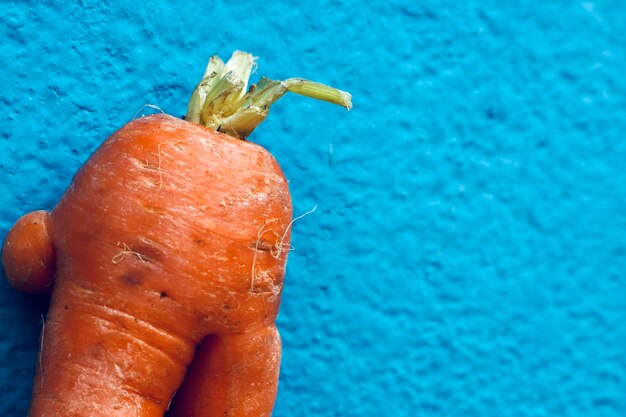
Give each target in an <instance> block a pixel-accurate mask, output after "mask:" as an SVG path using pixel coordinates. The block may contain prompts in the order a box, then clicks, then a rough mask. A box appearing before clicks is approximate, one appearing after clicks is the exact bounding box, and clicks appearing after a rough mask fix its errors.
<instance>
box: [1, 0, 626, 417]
mask: <svg viewBox="0 0 626 417" xmlns="http://www.w3.org/2000/svg"><path fill="white" fill-rule="evenodd" d="M52 3H53V2H52V1H50V0H47V1H41V2H25V1H8V2H3V5H2V8H1V9H0V19H1V21H2V22H3V23H2V25H0V39H1V40H2V42H1V43H0V62H2V65H1V66H0V80H2V81H1V83H2V88H1V89H0V106H1V111H0V172H1V180H0V238H3V237H4V235H5V234H6V233H7V231H8V229H9V227H10V226H11V224H12V223H13V222H14V221H15V220H16V219H17V218H18V217H19V216H20V215H22V214H23V213H25V212H26V211H29V210H34V209H39V208H47V209H50V208H52V207H53V206H54V204H55V202H56V201H57V200H58V199H59V197H60V196H61V194H62V193H63V191H64V189H65V188H66V187H67V186H68V184H69V181H70V179H71V176H72V175H73V173H74V172H75V171H76V170H77V168H78V167H79V166H80V165H81V163H82V162H83V161H85V159H86V158H87V157H88V156H89V154H90V153H91V152H92V151H93V150H94V149H95V148H96V147H97V146H98V144H99V143H100V142H101V141H102V140H103V139H104V138H105V137H106V136H108V135H109V134H110V133H111V132H113V131H114V130H115V129H117V128H118V127H120V126H122V125H123V124H124V123H125V122H127V121H128V120H130V119H131V118H132V117H133V115H134V114H135V112H136V111H137V110H138V109H139V108H140V107H141V106H142V105H143V104H144V103H153V104H157V105H158V106H160V107H161V108H163V109H165V111H167V112H168V113H171V114H174V115H179V116H180V115H182V114H184V112H185V105H186V101H187V98H188V95H189V93H190V91H191V88H192V87H193V86H194V84H195V82H196V81H197V80H198V78H199V76H200V75H201V73H202V70H203V66H204V64H205V63H206V60H207V59H208V57H209V56H210V55H211V54H213V53H215V52H217V53H219V54H220V55H223V56H228V55H229V54H230V53H231V52H232V51H233V50H234V49H242V50H246V51H250V52H252V53H254V54H255V55H258V56H259V57H260V60H259V64H260V67H259V71H258V73H259V74H264V75H268V76H270V77H273V78H283V77H290V76H300V77H305V78H311V79H315V80H318V81H321V82H325V83H328V84H331V85H335V86H337V87H341V88H343V89H346V90H348V91H350V92H352V93H353V95H354V109H353V110H352V111H351V112H350V113H346V112H345V111H342V110H341V109H340V108H338V107H333V106H331V105H327V104H325V103H319V102H314V101H310V100H307V99H304V98H301V97H297V96H291V97H286V98H285V99H283V100H282V101H281V102H280V103H279V104H277V105H276V106H275V107H274V108H273V110H272V115H271V117H270V118H269V119H268V120H267V122H266V123H265V124H264V125H263V126H262V127H260V128H259V129H258V130H257V131H256V132H255V133H254V134H253V136H252V137H251V140H253V141H256V142H258V143H260V144H262V145H263V146H265V147H267V148H268V149H269V150H270V151H271V152H273V153H274V155H275V156H276V157H277V159H278V160H279V162H280V163H281V165H282V167H283V169H284V171H285V173H286V175H287V177H288V178H289V179H290V184H291V190H292V193H293V199H294V208H295V213H296V214H299V213H303V212H305V211H307V210H309V209H310V208H312V207H313V206H314V205H317V206H318V209H317V211H316V212H315V213H314V214H312V215H310V216H308V217H306V218H304V219H302V220H300V221H298V222H297V223H296V225H295V228H294V236H293V244H294V246H295V247H296V250H295V251H294V252H292V253H291V255H290V260H289V267H288V274H287V279H286V287H285V294H284V302H283V307H282V310H281V314H280V319H279V325H280V328H281V330H282V335H283V341H284V359H283V369H282V374H281V383H280V394H279V398H278V401H277V404H276V409H275V413H274V415H275V416H276V417H287V416H318V417H323V416H372V417H378V416H390V417H414V416H453V417H457V416H459V417H461V416H463V417H466V416H477V417H478V416H480V417H489V416H494V417H495V416H497V417H507V416H511V417H520V416H560V417H570V416H571V417H583V416H584V417H589V416H612V417H613V416H614V417H617V416H624V415H626V298H625V297H626V169H625V168H626V140H625V138H626V75H624V74H625V73H626V2H624V1H619V0H613V1H611V0H605V1H598V2H591V1H589V2H582V3H581V2H567V1H547V2H538V1H537V2H528V1H507V2H503V1H499V2H495V1H478V0H474V1H472V0H469V1H452V0H431V1H421V2H416V1H412V0H393V1H391V2H375V4H370V5H367V6H366V5H365V3H363V2H358V1H345V2H341V1H332V0H326V1H321V2H305V4H301V5H299V6H290V4H292V3H293V4H296V3H295V2H281V1H268V2H263V3H262V4H263V5H262V6H261V5H260V4H261V3H257V2H248V3H247V4H246V3H244V2H226V1H216V2H209V1H190V2H170V1H166V0H142V1H128V0H125V1H115V2H113V3H115V4H114V5H111V6H105V5H103V4H102V3H103V2H99V1H95V0H85V1H82V2H77V3H82V5H80V6H78V5H74V6H65V7H64V8H61V7H57V6H54V5H53V4H52ZM57 3H58V2H57ZM173 3H184V5H180V4H177V5H172V4H173ZM211 3H214V4H211ZM231 3H235V4H231ZM383 3H384V5H383ZM377 4H380V5H377ZM45 308H46V300H45V299H40V298H36V297H31V296H25V295H22V294H18V293H15V292H13V291H11V290H10V289H9V288H8V286H7V285H6V284H5V283H4V282H3V283H2V284H0V329H2V331H3V337H2V338H0V364H1V366H0V388H1V392H2V393H3V395H2V396H3V399H4V401H2V405H1V406H0V408H2V414H3V415H24V414H25V412H26V409H27V407H28V401H29V396H30V389H31V383H32V382H31V378H32V375H33V372H34V367H35V360H36V353H37V349H38V333H39V329H40V323H41V314H42V313H43V312H44V311H45Z"/></svg>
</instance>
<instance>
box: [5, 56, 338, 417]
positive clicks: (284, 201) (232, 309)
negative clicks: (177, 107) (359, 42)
mask: <svg viewBox="0 0 626 417" xmlns="http://www.w3.org/2000/svg"><path fill="white" fill-rule="evenodd" d="M253 64H254V60H253V58H252V56H251V55H249V54H246V53H243V52H236V53H235V54H234V55H233V57H232V58H231V60H229V61H228V62H227V63H224V62H222V61H221V60H219V58H217V57H214V58H212V59H211V61H210V62H209V66H208V68H207V71H206V73H205V75H204V77H203V79H202V81H201V82H200V84H199V85H198V87H196V89H195V90H194V93H193V95H192V98H191V101H190V104H189V109H188V113H187V116H186V120H181V119H177V118H174V117H171V116H168V115H165V114H159V115H151V116H147V117H142V118H139V119H136V120H133V121H131V122H130V123H128V124H127V125H126V126H124V127H123V128H121V129H120V130H118V131H117V132H115V133H114V134H113V135H112V136H110V137H109V138H108V139H107V140H106V141H105V142H104V143H103V144H102V145H101V146H100V148H99V149H98V150H97V151H96V152H95V153H94V154H93V155H92V156H91V157H90V158H89V160H88V161H87V162H86V163H85V164H84V165H83V167H82V168H81V169H80V171H79V172H78V173H77V174H76V176H75V178H74V180H73V181H72V184H71V186H70V187H69V189H68V190H67V191H66V192H65V194H64V195H63V197H62V198H61V200H60V202H59V203H58V205H57V206H56V207H55V208H54V209H53V210H52V211H51V212H50V213H47V212H43V211H37V212H34V213H30V214H27V215H26V216H24V217H23V218H21V219H20V220H18V222H17V223H16V224H15V226H14V227H13V229H12V230H11V231H10V232H9V234H8V236H7V238H6V241H5V243H4V246H3V252H2V262H3V265H4V268H5V271H6V275H7V278H8V279H9V282H10V283H11V285H12V286H13V287H14V288H15V289H18V290H22V291H28V292H33V293H46V292H50V291H52V298H51V305H50V310H49V312H48V315H47V318H46V321H45V325H44V327H43V329H42V333H41V343H42V350H41V352H40V357H39V360H38V364H37V372H36V377H35V381H34V388H33V398H32V403H31V407H30V414H29V415H30V417H105V416H106V417H122V416H123V417H152V416H163V415H164V413H165V412H166V410H167V409H168V408H169V409H170V411H169V412H168V414H167V415H168V416H172V417H174V416H175V417H190V416H193V417H218V416H219V417H224V416H229V417H244V416H245V417H260V416H270V415H271V412H272V408H273V404H274V399H275V396H276V387H277V381H278V374H279V365H280V355H281V344H280V338H279V335H278V331H277V329H276V327H275V324H274V320H275V319H276V315H277V313H278V307H279V304H280V298H281V290H282V285H283V276H284V273H285V264H286V260H287V253H288V251H289V237H290V229H291V224H292V209H291V198H290V194H289V189H288V185H287V181H286V180H285V177H284V175H283V173H282V171H281V169H280V167H279V166H278V164H277V163H276V161H275V159H274V158H273V157H272V156H271V155H270V154H269V153H268V152H267V151H266V150H265V149H263V148H262V147H260V146H258V145H255V144H253V143H251V142H248V141H246V140H242V139H245V138H246V137H247V136H248V135H249V134H250V132H251V131H252V130H253V129H254V128H255V127H256V126H257V125H258V124H259V123H260V122H261V121H262V120H263V119H264V118H265V116H267V112H268V110H269V107H270V106H271V104H272V103H274V102H275V101H276V100H277V99H278V98H279V97H280V96H282V95H283V94H285V93H286V92H287V91H292V92H295V93H298V94H303V95H306V96H310V97H314V98H318V99H322V100H325V101H329V102H332V103H336V104H340V105H343V106H345V107H347V108H349V107H350V96H349V95H348V94H347V93H344V92H341V91H338V90H335V89H332V88H330V87H327V86H323V85H321V84H317V83H313V82H310V81H306V80H301V79H289V80H286V81H272V80H268V79H265V78H264V79H262V80H261V81H260V82H259V83H258V84H257V85H256V86H252V87H251V88H250V89H247V80H248V77H249V75H250V69H251V68H252V66H253ZM177 392H178V393H177ZM175 393H177V394H176V396H175V395H174V394H175Z"/></svg>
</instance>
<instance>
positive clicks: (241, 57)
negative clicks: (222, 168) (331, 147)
mask: <svg viewBox="0 0 626 417" xmlns="http://www.w3.org/2000/svg"><path fill="white" fill-rule="evenodd" d="M255 60H256V58H255V57H253V56H252V55H250V54H249V53H246V52H242V51H235V53H233V55H232V57H231V58H230V59H229V60H228V62H226V63H224V62H223V61H222V60H221V59H220V58H219V57H217V56H216V55H214V56H213V57H211V59H210V60H209V64H208V65H207V68H206V70H205V72H204V76H203V77H202V80H201V81H200V83H199V84H198V85H197V86H196V88H195V89H194V91H193V93H192V95H191V99H190V100H189V105H188V106H187V115H186V116H185V119H186V120H188V121H190V122H193V123H198V124H201V125H204V126H208V127H211V128H213V129H215V130H218V131H220V132H224V133H226V134H228V135H230V136H233V137H236V138H240V139H245V138H246V137H248V135H249V134H250V133H251V132H252V131H253V130H254V128H256V127H257V126H258V125H259V124H260V123H261V122H262V121H263V120H265V118H266V117H267V115H268V113H269V109H270V106H271V105H272V104H274V103H275V102H276V101H277V100H278V99H279V98H281V97H282V96H283V95H285V93H286V92H288V91H291V92H292V93H296V94H301V95H303V96H307V97H311V98H315V99H318V100H323V101H327V102H329V103H334V104H338V105H340V106H343V107H345V108H346V109H347V110H350V108H352V102H351V101H350V100H351V98H352V96H351V95H350V94H349V93H347V92H345V91H341V90H338V89H336V88H332V87H329V86H327V85H324V84H320V83H316V82H313V81H308V80H304V79H302V78H289V79H287V80H284V81H275V80H271V79H269V78H266V77H262V78H261V80H260V81H259V82H258V83H257V84H252V85H251V86H250V88H248V90H247V91H246V88H247V87H248V79H249V78H250V74H251V73H252V70H253V68H255V66H256V64H255Z"/></svg>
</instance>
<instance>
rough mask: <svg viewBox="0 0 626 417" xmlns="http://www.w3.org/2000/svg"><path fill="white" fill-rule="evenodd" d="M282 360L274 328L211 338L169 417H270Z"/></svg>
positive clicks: (196, 360)
mask: <svg viewBox="0 0 626 417" xmlns="http://www.w3.org/2000/svg"><path fill="white" fill-rule="evenodd" d="M280 356H281V342H280V337H279V334H278V330H277V329H276V327H275V326H274V325H272V326H269V327H263V328H257V329H255V330H252V331H248V332H246V333H242V334H226V335H213V336H209V337H207V338H206V339H205V340H204V341H203V343H202V344H201V345H200V346H199V347H198V350H197V353H196V356H195V359H194V361H193V362H192V364H191V365H190V367H189V369H188V372H187V375H186V376H185V381H184V383H183V385H182V386H181V388H180V389H179V391H178V392H177V393H176V396H175V397H174V401H173V403H172V406H171V408H170V411H169V412H168V414H167V416H168V417H187V416H194V417H224V416H228V417H269V416H271V414H272V408H273V406H274V401H275V399H276V390H277V386H278V374H279V368H280Z"/></svg>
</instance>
